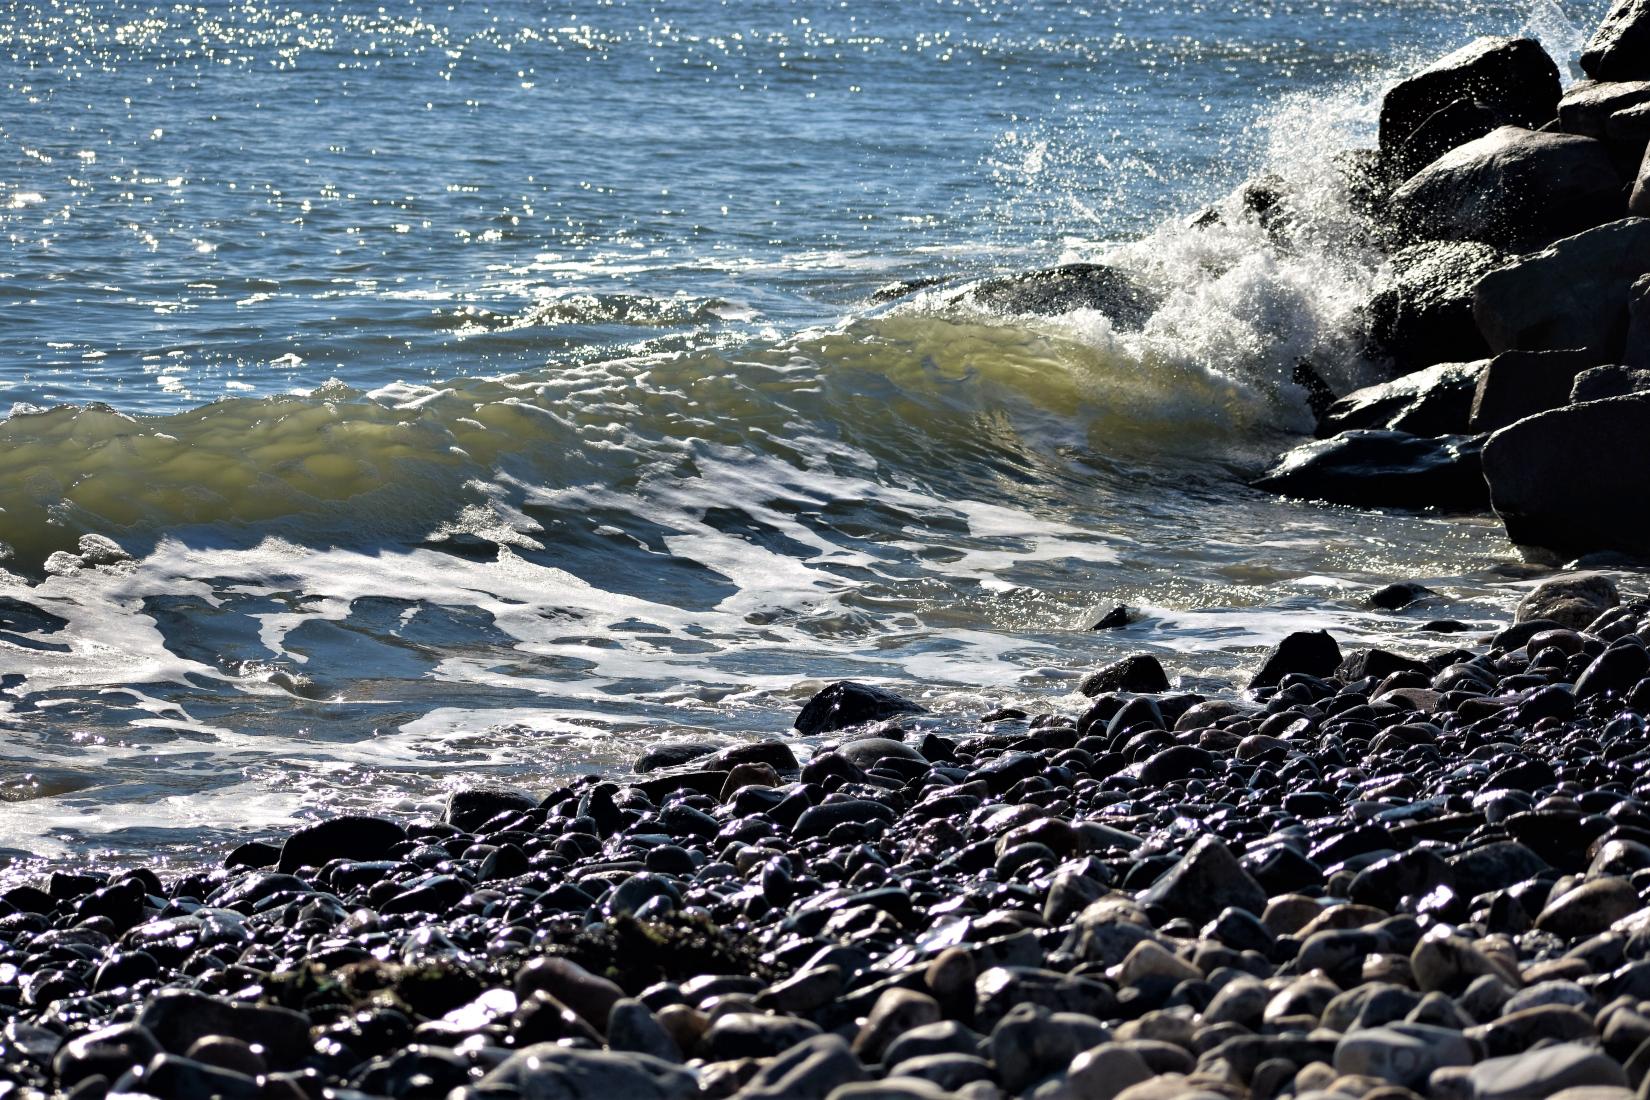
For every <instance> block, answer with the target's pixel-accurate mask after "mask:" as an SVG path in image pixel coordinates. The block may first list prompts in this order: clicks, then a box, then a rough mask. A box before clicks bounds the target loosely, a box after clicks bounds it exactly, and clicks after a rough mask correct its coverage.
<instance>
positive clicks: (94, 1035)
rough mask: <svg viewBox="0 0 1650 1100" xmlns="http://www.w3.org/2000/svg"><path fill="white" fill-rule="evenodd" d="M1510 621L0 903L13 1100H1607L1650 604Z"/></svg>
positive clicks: (1630, 956) (1291, 650) (1294, 655)
mask: <svg viewBox="0 0 1650 1100" xmlns="http://www.w3.org/2000/svg"><path fill="white" fill-rule="evenodd" d="M1403 594H1404V593H1402V592H1395V593H1394V596H1393V598H1394V599H1400V598H1402V596H1403ZM1549 616H1550V617H1549ZM1519 617H1520V619H1521V621H1520V622H1517V623H1515V624H1513V625H1511V626H1509V627H1508V628H1506V629H1504V630H1502V631H1500V632H1499V633H1498V634H1497V635H1496V636H1495V638H1494V639H1493V640H1492V641H1491V642H1490V643H1488V644H1479V645H1476V646H1475V647H1474V648H1473V649H1472V650H1467V649H1461V650H1454V651H1445V652H1443V653H1441V654H1437V655H1435V656H1433V657H1432V658H1431V659H1430V660H1428V661H1424V662H1423V661H1416V660H1414V659H1411V658H1408V657H1404V656H1402V655H1399V654H1395V653H1392V652H1389V651H1383V650H1374V651H1360V652H1355V653H1350V654H1343V653H1341V651H1340V650H1339V648H1338V646H1336V644H1335V643H1334V641H1333V639H1332V638H1330V637H1329V635H1327V634H1324V633H1322V632H1311V633H1300V634H1295V635H1292V636H1290V637H1289V638H1288V639H1286V640H1285V641H1284V642H1283V643H1281V644H1280V645H1279V646H1278V647H1276V648H1275V649H1274V651H1273V652H1272V653H1271V654H1270V655H1269V657H1268V659H1267V661H1266V662H1265V663H1264V664H1263V666H1262V667H1261V669H1260V670H1259V671H1258V672H1257V673H1256V675H1255V677H1254V680H1253V682H1252V685H1251V688H1250V690H1249V691H1248V692H1247V693H1243V694H1240V695H1237V696H1234V697H1231V698H1205V697H1203V696H1199V695H1193V694H1188V693H1185V692H1176V691H1174V690H1173V688H1172V687H1171V685H1170V683H1169V681H1168V678H1167V676H1166V675H1165V670H1164V669H1163V668H1162V666H1161V665H1159V664H1158V662H1157V661H1156V659H1155V658H1151V657H1145V656H1141V657H1134V658H1129V659H1126V660H1123V661H1119V662H1117V663H1116V664H1114V665H1112V666H1108V667H1107V668H1105V669H1102V670H1099V671H1097V672H1096V673H1094V674H1093V675H1091V676H1090V677H1089V678H1088V681H1087V682H1086V683H1085V684H1084V689H1085V694H1086V695H1088V696H1089V697H1090V699H1091V703H1090V704H1089V706H1088V707H1087V709H1086V710H1084V711H1083V712H1081V713H1078V714H1067V715H1060V714H1049V715H1044V716H1041V717H1038V718H1035V719H1033V718H1031V717H1030V716H1028V715H1027V714H1025V713H1024V712H1023V711H1006V712H1000V713H995V714H988V715H983V716H981V718H980V721H979V724H978V732H977V733H976V734H975V735H974V736H971V737H964V738H957V739H952V738H948V737H941V736H938V735H935V734H932V733H930V734H927V735H925V736H923V737H921V739H920V740H918V739H916V738H915V737H914V736H913V737H908V736H907V731H906V730H905V729H903V728H902V727H901V725H900V723H901V720H902V719H909V718H910V717H912V716H914V715H916V714H918V713H919V712H920V710H921V708H920V707H919V706H917V705H916V704H913V703H911V702H909V701H907V700H903V699H900V698H899V697H897V696H895V695H892V694H891V693H889V692H886V691H883V690H881V689H875V688H869V687H864V686H860V685H852V684H850V683H847V682H842V683H838V684H836V685H832V687H830V688H828V689H826V690H825V691H823V692H821V693H820V694H819V695H817V696H816V697H815V698H814V700H812V701H811V702H810V703H809V704H808V706H807V707H805V708H804V709H803V711H802V712H801V713H800V714H799V715H798V717H797V730H796V732H797V733H799V734H803V735H826V736H834V737H836V738H837V741H836V744H835V745H834V747H822V748H821V749H820V750H819V751H817V752H815V753H814V754H813V755H812V756H810V757H809V758H808V759H807V760H806V762H805V763H801V764H799V763H798V760H797V757H796V755H795V754H794V753H793V752H792V750H791V747H790V745H789V744H788V743H787V742H786V741H783V740H765V741H756V742H751V743H749V744H746V745H742V746H736V747H734V748H732V749H726V750H722V751H720V752H717V753H714V754H712V755H704V756H697V757H694V758H692V759H688V760H682V759H680V757H681V756H683V755H686V754H685V753H677V754H675V755H674V756H673V755H672V754H671V753H670V752H668V751H667V752H661V753H659V754H658V755H657V756H656V758H655V759H653V760H650V761H645V762H641V764H640V765H639V766H646V767H648V768H649V769H651V770H648V771H647V772H645V773H640V774H636V775H633V776H632V777H630V778H628V779H618V780H614V779H607V778H603V777H590V778H587V779H584V780H580V781H578V782H575V783H573V784H571V785H569V786H566V787H562V788H560V789H557V790H555V791H552V792H549V793H548V794H545V795H542V796H541V795H539V794H538V793H536V792H534V793H528V792H525V791H520V790H512V789H504V788H498V787H483V788H470V789H465V790H460V791H458V792H455V793H454V795H453V796H452V798H451V799H450V801H449V804H448V807H447V812H446V814H445V816H444V819H443V820H442V821H440V822H434V821H427V820H426V821H417V822H401V821H395V820H390V819H385V818H364V817H345V818H333V819H328V820H324V821H321V822H318V823H316V824H313V825H311V826H307V827H305V828H302V829H299V830H297V831H295V832H294V833H292V834H291V835H289V836H287V837H285V838H284V839H283V840H282V841H281V842H280V843H279V844H271V843H265V842H253V843H248V844H243V845H242V846H240V847H239V848H237V849H236V850H235V851H234V852H231V853H229V854H228V856H227V857H226V858H225V860H224V864H225V866H224V867H222V868H220V869H218V870H215V871H211V872H201V873H195V874H189V875H184V876H181V877H178V878H175V879H173V880H172V881H163V880H161V879H160V878H159V877H157V876H156V875H155V874H154V873H153V872H152V871H148V870H146V869H138V870H135V871H132V872H129V873H127V874H124V875H120V876H115V877H108V876H103V875H100V874H75V873H70V872H58V873H55V874H54V875H53V876H51V878H50V879H48V880H47V881H45V882H43V883H42V884H41V885H40V887H38V888H37V887H19V888H15V889H13V890H10V891H8V892H6V893H5V894H3V895H0V899H3V901H4V905H5V907H6V908H7V909H8V910H10V912H9V913H8V914H7V915H5V916H3V917H0V938H3V939H4V941H5V942H6V944H7V949H6V954H5V956H4V958H0V962H5V963H7V964H9V965H13V966H16V967H17V968H18V976H17V980H16V982H15V983H14V984H12V985H11V986H10V988H11V989H13V990H14V991H15V998H16V999H15V1000H14V1001H12V1002H11V1004H10V1009H11V1011H10V1012H9V1013H8V1015H9V1016H10V1017H11V1023H10V1024H9V1025H8V1029H7V1042H8V1047H7V1050H8V1055H7V1056H6V1058H5V1060H4V1061H3V1062H0V1074H4V1075H9V1076H11V1077H12V1078H14V1079H15V1080H17V1081H18V1082H19V1083H20V1084H24V1085H27V1086H32V1087H37V1088H41V1089H50V1088H52V1087H56V1088H58V1089H60V1090H62V1092H63V1094H65V1095H73V1096H76V1097H87V1098H90V1097H95V1096H98V1095H101V1094H102V1092H103V1091H104V1090H110V1091H109V1094H110V1095H114V1094H121V1093H132V1092H137V1093H140V1094H143V1095H151V1096H155V1097H158V1098H159V1100H171V1098H174V1097H177V1098H182V1097H187V1096H194V1095H204V1094H206V1092H209V1091H211V1092H216V1093H217V1094H221V1095H226V1096H247V1097H275V1096H281V1097H300V1096H305V1097H312V1096H318V1095H321V1090H322V1089H333V1090H345V1091H336V1092H334V1093H333V1095H338V1096H343V1097H349V1096H357V1095H368V1096H394V1097H401V1096H425V1095H446V1094H447V1093H448V1092H449V1091H452V1095H453V1096H454V1097H455V1098H465V1100H483V1098H490V1097H496V1096H518V1095H519V1096H562V1095H569V1096H585V1095H592V1094H593V1092H592V1090H593V1089H595V1088H597V1087H600V1088H601V1089H602V1090H603V1091H605V1092H608V1093H610V1094H613V1095H625V1096H654V1097H682V1098H687V1097H721V1096H742V1097H752V1098H754V1097H780V1096H787V1097H789V1096H812V1097H821V1098H823V1097H827V1096H832V1097H838V1098H839V1100H850V1098H852V1097H871V1096H878V1097H899V1098H906V1097H909V1098H913V1100H921V1098H924V1097H932V1096H940V1095H958V1096H966V1097H972V1098H978V1100H987V1098H995V1097H999V1096H1035V1097H1040V1098H1045V1100H1056V1098H1067V1097H1069V1098H1087V1097H1106V1098H1110V1097H1114V1096H1125V1097H1126V1098H1127V1100H1146V1098H1150V1097H1158V1096H1199V1097H1211V1096H1213V1097H1233V1098H1241V1097H1273V1096H1280V1095H1294V1096H1298V1097H1305V1096H1316V1097H1328V1096H1332V1095H1333V1096H1340V1095H1352V1096H1357V1095H1364V1096H1377V1095H1378V1096H1380V1097H1383V1098H1387V1100H1396V1098H1398V1097H1403V1096H1416V1095H1423V1096H1435V1097H1444V1096H1450V1097H1454V1096H1461V1097H1474V1098H1478V1100H1490V1098H1492V1097H1495V1098H1499V1097H1516V1096H1526V1095H1529V1096H1534V1095H1541V1096H1546V1095H1551V1094H1553V1093H1554V1092H1556V1091H1557V1089H1558V1087H1560V1086H1561V1085H1564V1084H1576V1083H1585V1084H1591V1085H1598V1086H1609V1087H1610V1088H1611V1089H1613V1090H1614V1091H1607V1092H1604V1093H1599V1094H1597V1095H1598V1096H1600V1097H1603V1096H1610V1097H1615V1096H1620V1097H1628V1096H1631V1095H1633V1093H1632V1092H1631V1091H1630V1090H1629V1089H1628V1086H1629V1085H1636V1083H1637V1082H1638V1081H1639V1080H1640V1079H1641V1078H1642V1077H1643V1075H1644V1071H1645V1069H1646V1068H1650V1015H1646V1014H1644V1013H1643V1012H1642V1011H1641V1007H1640V1005H1641V1000H1640V999H1641V998H1642V997H1643V996H1644V992H1641V988H1643V989H1645V990H1646V991H1650V986H1646V985H1645V983H1646V982H1647V981H1650V978H1647V977H1646V975H1650V969H1647V967H1650V963H1645V962H1642V961H1639V958H1640V956H1639V948H1638V946H1637V945H1638V944H1639V942H1640V940H1641V939H1642V930H1643V929H1644V928H1646V927H1650V908H1646V907H1645V905H1644V903H1643V900H1642V898H1641V896H1640V894H1641V890H1642V889H1643V888H1644V884H1645V883H1647V882H1650V809H1646V808H1645V805H1644V803H1643V802H1642V801H1641V798H1640V796H1641V795H1642V794H1645V793H1650V784H1645V783H1644V782H1643V781H1642V779H1641V778H1640V776H1639V774H1638V771H1637V768H1638V766H1639V762H1640V760H1641V758H1642V757H1643V756H1644V753H1645V751H1646V746H1647V745H1650V742H1647V741H1646V739H1645V736H1644V731H1645V728H1646V720H1645V714H1646V712H1647V711H1650V650H1647V649H1646V646H1645V640H1646V638H1650V600H1646V599H1637V600H1629V601H1627V602H1626V603H1622V602H1621V601H1620V598H1619V596H1618V594H1617V593H1616V591H1615V588H1614V586H1613V584H1611V583H1610V582H1608V581H1607V580H1602V579H1600V578H1598V577H1597V576H1596V575H1585V574H1583V575H1574V576H1569V577H1566V578H1560V579H1559V580H1558V581H1554V582H1550V583H1549V584H1547V585H1545V586H1543V587H1542V588H1540V589H1537V590H1536V592H1535V593H1533V594H1532V595H1531V596H1530V597H1529V598H1528V599H1527V600H1526V601H1525V604H1524V606H1523V607H1522V608H1521V610H1520V616H1519ZM1544 1037H1545V1038H1558V1039H1560V1040H1561V1041H1560V1042H1559V1043H1557V1044H1556V1045H1546V1046H1543V1045H1540V1044H1539V1040H1541V1039H1542V1038H1544ZM1641 1043H1642V1044H1644V1049H1643V1050H1642V1051H1641V1050H1640V1049H1639V1048H1640V1044H1641ZM1629 1047H1630V1048H1631V1049H1628V1048H1629ZM1532 1082H1534V1083H1533V1084H1532ZM350 1089H353V1090H355V1091H354V1092H351V1091H347V1090H350ZM1530 1089H1537V1090H1540V1091H1533V1092H1532V1091H1529V1090H1530ZM432 1090H433V1091H432ZM512 1090H513V1091H512ZM580 1090H583V1091H580ZM1520 1090H1522V1091H1520Z"/></svg>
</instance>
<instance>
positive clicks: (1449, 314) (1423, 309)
mask: <svg viewBox="0 0 1650 1100" xmlns="http://www.w3.org/2000/svg"><path fill="white" fill-rule="evenodd" d="M1506 260H1507V257H1506V254H1505V253H1503V252H1502V251H1501V250H1500V249H1498V248H1494V247H1492V246H1490V245H1487V244H1483V243H1481V242H1479V241H1427V242H1424V243H1421V244H1414V245H1410V246H1408V247H1406V248H1401V249H1399V250H1398V251H1396V252H1394V253H1393V254H1392V256H1391V259H1390V260H1389V264H1390V272H1391V273H1390V274H1389V275H1387V276H1385V277H1384V278H1383V280H1382V281H1381V283H1380V284H1379V285H1378V286H1377V287H1376V290H1375V293H1374V295H1373V296H1372V297H1371V298H1370V300H1369V334H1370V337H1371V339H1373V340H1374V341H1375V344H1376V346H1377V347H1378V348H1379V349H1380V350H1381V351H1383V352H1385V353H1386V354H1387V355H1390V356H1391V357H1392V361H1393V364H1394V365H1395V367H1396V368H1397V373H1399V374H1408V373H1410V372H1411V371H1416V370H1420V369H1421V368H1422V367H1430V366H1432V365H1433V364H1434V363H1457V362H1461V363H1464V362H1471V361H1473V360H1477V359H1482V358H1484V357H1485V356H1487V355H1488V354H1489V346H1488V345H1487V344H1485V343H1484V337H1483V336H1482V335H1481V334H1480V333H1479V331H1478V324H1477V322H1475V321H1474V320H1473V317H1472V292H1473V288H1474V287H1476V286H1477V285H1478V280H1480V279H1482V278H1483V277H1484V276H1485V275H1486V274H1487V273H1489V272H1490V271H1492V270H1494V269H1495V268H1497V267H1499V266H1501V265H1502V264H1503V263H1505V262H1506ZM1406 430H1407V429H1406Z"/></svg>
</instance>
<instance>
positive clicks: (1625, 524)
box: [1484, 394, 1650, 555]
mask: <svg viewBox="0 0 1650 1100" xmlns="http://www.w3.org/2000/svg"><path fill="white" fill-rule="evenodd" d="M1484 477H1485V479H1486V480H1487V481H1488V483H1489V488H1490V500H1491V503H1492V504H1493V506H1494V508H1495V511H1496V514H1497V515H1499V516H1500V517H1501V520H1502V522H1503V523H1505V524H1506V527H1507V537H1508V538H1510V539H1511V540H1512V541H1513V542H1515V543H1519V544H1521V545H1525V546H1540V547H1545V548H1547V549H1549V550H1554V551H1557V552H1559V553H1561V554H1567V555H1579V554H1585V553H1588V552H1590V551H1595V550H1620V551H1626V552H1629V553H1650V513H1646V512H1645V510H1644V509H1643V508H1640V507H1637V506H1636V505H1632V504H1630V503H1629V502H1641V501H1644V500H1650V395H1644V394H1637V395H1634V396H1632V397H1615V398H1611V399H1609V400H1607V401H1592V402H1589V403H1587V404H1585V405H1571V406H1569V407H1568V408H1563V409H1553V410H1552V411H1550V412H1544V413H1541V414H1539V415H1537V416H1532V417H1529V418H1527V419H1524V420H1520V421H1519V422H1518V423H1516V424H1513V425H1511V426H1509V427H1506V428H1503V429H1501V430H1500V431H1498V432H1496V433H1495V434H1493V435H1491V436H1490V437H1489V442H1488V443H1487V444H1486V445H1485V447H1484Z"/></svg>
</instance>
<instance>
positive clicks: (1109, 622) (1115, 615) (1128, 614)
mask: <svg viewBox="0 0 1650 1100" xmlns="http://www.w3.org/2000/svg"><path fill="white" fill-rule="evenodd" d="M1135 620H1136V615H1135V613H1134V612H1132V611H1130V610H1129V609H1128V608H1127V607H1124V606H1123V605H1122V604H1118V605H1117V606H1116V607H1114V608H1112V609H1111V610H1110V611H1108V612H1106V613H1105V614H1104V615H1102V616H1100V621H1099V622H1097V623H1095V624H1094V625H1093V626H1091V627H1089V629H1090V630H1117V629H1120V628H1122V627H1125V626H1128V625H1129V624H1130V623H1132V622H1134V621H1135Z"/></svg>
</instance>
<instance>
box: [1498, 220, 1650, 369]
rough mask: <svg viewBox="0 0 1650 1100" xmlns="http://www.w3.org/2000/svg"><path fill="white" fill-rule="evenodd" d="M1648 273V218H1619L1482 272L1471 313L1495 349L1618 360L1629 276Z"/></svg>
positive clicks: (1624, 328) (1622, 343)
mask: <svg viewBox="0 0 1650 1100" xmlns="http://www.w3.org/2000/svg"><path fill="white" fill-rule="evenodd" d="M1644 274H1650V220H1646V219H1644V218H1625V219H1623V220H1621V221H1616V222H1611V223H1610V224H1608V225H1601V226H1599V227H1598V228H1596V229H1590V230H1588V231H1587V232H1585V233H1579V234H1577V235H1576V236H1574V237H1568V238H1566V239H1564V240H1561V241H1558V242H1556V243H1555V244H1553V245H1552V247H1550V248H1547V249H1545V250H1543V251H1541V252H1537V253H1535V254H1533V255H1529V256H1523V257H1521V258H1519V259H1518V260H1515V261H1514V262H1513V263H1510V264H1508V265H1507V266H1505V267H1501V268H1497V269H1496V270H1494V271H1492V272H1490V273H1489V274H1488V275H1485V276H1484V277H1483V279H1481V280H1479V283H1478V288H1477V289H1476V290H1474V291H1473V296H1472V315H1473V317H1474V319H1475V320H1477V322H1478V329H1479V331H1480V332H1482V333H1483V334H1484V339H1485V340H1486V341H1487V342H1488V343H1489V345H1490V348H1491V349H1492V350H1493V351H1497V352H1502V351H1508V350H1514V349H1516V350H1520V351H1550V350H1557V349H1560V348H1585V349H1586V350H1588V351H1591V352H1593V353H1595V355H1596V356H1597V357H1598V358H1597V359H1596V361H1595V364H1594V365H1597V364H1603V363H1611V362H1616V361H1618V360H1619V358H1620V357H1621V353H1622V350H1623V348H1624V346H1625V344H1626V341H1627V299H1628V292H1629V290H1630V288H1631V287H1632V284H1633V281H1634V280H1635V279H1637V278H1638V277H1639V276H1640V275H1644Z"/></svg>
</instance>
